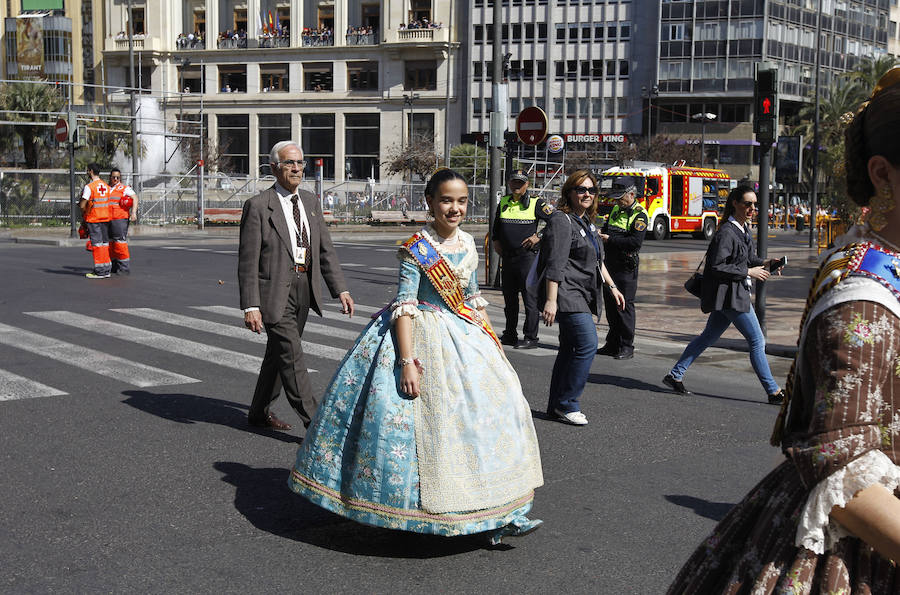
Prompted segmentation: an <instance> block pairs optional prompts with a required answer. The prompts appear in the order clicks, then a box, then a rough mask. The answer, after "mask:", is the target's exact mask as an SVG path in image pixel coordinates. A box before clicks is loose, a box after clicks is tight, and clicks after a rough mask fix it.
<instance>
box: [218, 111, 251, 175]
mask: <svg viewBox="0 0 900 595" xmlns="http://www.w3.org/2000/svg"><path fill="white" fill-rule="evenodd" d="M216 122H217V125H218V126H217V130H218V134H219V139H218V140H219V154H220V155H221V156H222V159H221V160H220V161H219V168H220V169H222V170H224V172H225V173H228V174H239V175H245V176H246V175H248V174H249V173H250V141H249V138H250V116H248V115H246V114H219V115H218V116H217V119H216Z"/></svg>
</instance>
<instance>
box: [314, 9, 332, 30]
mask: <svg viewBox="0 0 900 595" xmlns="http://www.w3.org/2000/svg"><path fill="white" fill-rule="evenodd" d="M316 15H317V17H318V18H317V20H318V23H319V27H318V28H319V29H331V30H332V31H333V30H334V5H331V6H327V5H325V4H320V5H319V6H318V7H317V13H316Z"/></svg>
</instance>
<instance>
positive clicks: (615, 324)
mask: <svg viewBox="0 0 900 595" xmlns="http://www.w3.org/2000/svg"><path fill="white" fill-rule="evenodd" d="M633 188H634V186H633V185H628V186H625V187H624V192H622V194H625V193H627V192H629V191H631V190H630V189H633ZM616 190H617V189H616V188H615V186H614V188H613V192H614V193H615V192H616ZM619 190H620V191H621V190H622V187H620V188H619ZM620 196H621V194H620ZM647 221H648V219H647V211H646V209H644V207H643V206H641V205H640V204H639V203H638V202H637V201H635V202H634V203H633V204H632V205H631V206H630V207H628V208H623V207H621V206H619V205H616V206H614V207H613V210H612V212H611V213H610V214H609V219H607V220H606V223H605V224H604V225H603V233H604V234H608V235H609V239H607V240H606V241H605V242H604V247H605V248H606V258H605V260H604V263H605V264H606V270H607V271H608V272H609V276H610V277H612V280H613V283H615V285H616V287H617V288H618V289H619V291H620V292H621V293H622V295H623V296H625V309H624V310H623V311H619V309H618V308H617V307H616V301H615V300H614V299H613V297H612V292H611V291H610V290H609V288H606V289H605V291H604V292H603V301H604V304H605V306H606V321H607V323H608V324H609V332H608V333H607V334H606V344H605V345H604V346H603V347H601V348H600V350H599V352H600V353H602V354H604V355H612V356H614V357H615V358H616V359H627V358H630V357H631V356H632V355H633V354H634V324H635V312H634V297H635V294H636V293H637V280H638V265H639V264H640V257H639V255H638V253H639V252H640V250H641V244H643V242H644V235H645V234H646V232H647Z"/></svg>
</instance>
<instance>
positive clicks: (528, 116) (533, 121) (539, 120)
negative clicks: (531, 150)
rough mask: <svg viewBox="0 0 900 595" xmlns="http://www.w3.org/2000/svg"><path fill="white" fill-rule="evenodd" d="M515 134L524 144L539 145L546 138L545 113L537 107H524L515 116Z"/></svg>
mask: <svg viewBox="0 0 900 595" xmlns="http://www.w3.org/2000/svg"><path fill="white" fill-rule="evenodd" d="M516 134H517V135H518V137H519V140H520V141H522V142H523V143H525V144H526V145H539V144H541V143H542V142H544V139H545V138H547V114H545V113H544V110H542V109H541V108H539V107H536V106H531V107H526V108H525V109H523V110H522V111H521V112H519V115H518V116H517V117H516Z"/></svg>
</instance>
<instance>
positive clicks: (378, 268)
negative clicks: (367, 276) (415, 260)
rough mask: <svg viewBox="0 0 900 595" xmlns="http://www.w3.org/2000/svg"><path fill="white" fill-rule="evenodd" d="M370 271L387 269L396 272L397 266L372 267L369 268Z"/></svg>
mask: <svg viewBox="0 0 900 595" xmlns="http://www.w3.org/2000/svg"><path fill="white" fill-rule="evenodd" d="M369 270H370V271H387V272H390V273H396V272H397V267H372V268H371V269H369Z"/></svg>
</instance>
